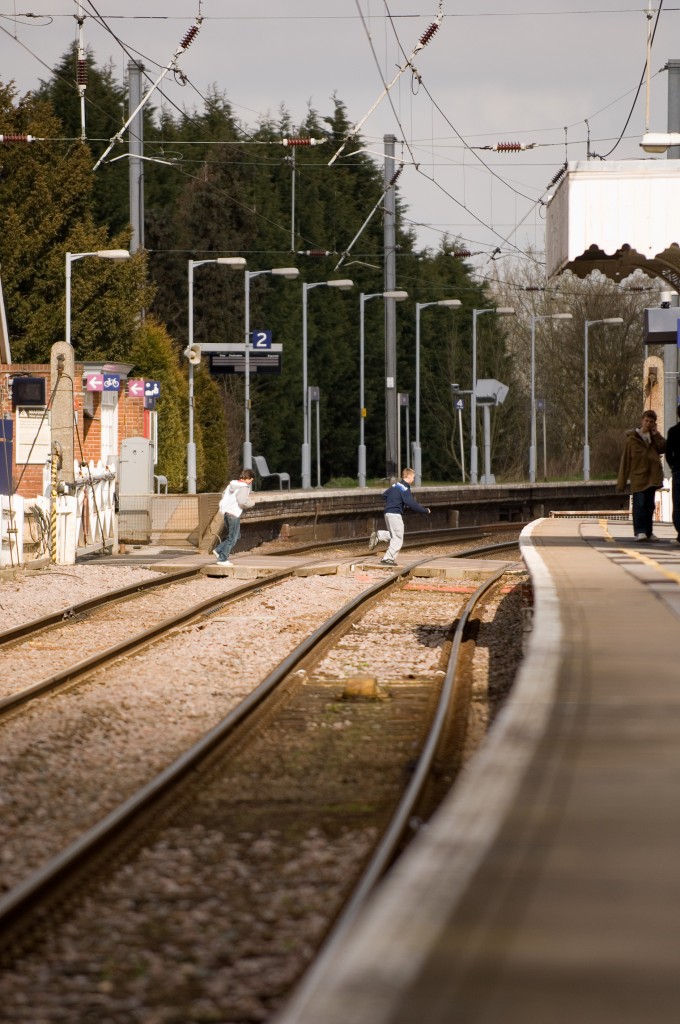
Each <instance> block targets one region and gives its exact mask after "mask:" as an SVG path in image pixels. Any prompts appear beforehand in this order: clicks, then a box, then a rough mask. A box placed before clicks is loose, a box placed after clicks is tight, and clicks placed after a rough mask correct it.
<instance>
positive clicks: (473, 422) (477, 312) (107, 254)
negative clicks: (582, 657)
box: [65, 249, 623, 494]
mask: <svg viewBox="0 0 680 1024" xmlns="http://www.w3.org/2000/svg"><path fill="white" fill-rule="evenodd" d="M89 256H93V257H96V258H98V259H109V260H112V261H123V260H127V259H129V258H130V253H129V252H128V251H127V250H126V249H99V250H96V251H93V252H79V253H72V252H67V253H66V255H65V282H66V295H65V300H66V323H65V340H66V343H67V344H69V345H70V344H71V266H72V264H73V263H74V262H76V260H81V259H85V258H86V257H89ZM207 263H215V264H220V265H223V266H229V267H231V268H232V269H243V268H245V266H246V260H245V259H244V258H243V257H241V256H227V257H219V258H217V259H210V260H189V261H188V293H189V302H188V341H189V344H188V349H187V355H189V440H188V444H187V492H188V493H189V494H195V493H196V445H195V442H194V387H193V384H194V362H193V361H192V358H191V353H192V346H193V343H194V270H195V268H196V267H200V266H203V265H204V264H207ZM299 273H300V271H299V269H298V268H297V267H274V268H272V269H271V270H245V273H244V277H245V395H244V423H245V430H244V441H243V466H244V468H246V469H252V444H251V441H250V364H249V346H250V281H251V279H252V278H255V277H260V276H261V275H265V274H268V275H271V276H278V277H283V278H284V279H287V280H294V279H295V278H297V277H298V276H299ZM353 285H354V282H353V281H351V280H349V279H340V280H329V281H315V282H310V283H307V282H305V283H303V285H302V389H303V436H302V449H301V470H302V474H301V475H302V486H303V488H308V487H310V486H311V459H310V435H311V430H310V411H309V395H308V386H307V348H308V346H307V295H308V292H309V291H310V290H311V289H312V288H320V287H328V288H337V289H340V290H343V291H345V290H348V289H350V288H352V287H353ZM375 298H383V299H387V300H390V299H391V300H393V301H395V302H401V301H403V300H404V299H407V298H408V292H405V291H385V292H371V293H369V294H366V293H364V292H362V293H361V295H360V297H359V320H360V329H359V448H358V451H357V463H358V478H359V486H360V487H365V486H366V445H365V437H364V420H365V418H366V409H365V407H364V350H365V341H364V307H365V304H366V302H368V301H369V300H370V299H375ZM430 306H443V307H445V308H446V307H448V308H450V309H456V308H459V307H460V306H461V302H460V299H439V300H436V301H433V302H417V303H416V337H415V371H416V372H415V377H416V379H415V390H416V416H415V440H414V443H413V462H414V471H415V482H416V484H420V482H421V470H422V452H421V447H420V313H421V310H423V309H427V308H428V307H430ZM486 313H495V314H496V315H499V316H509V315H513V314H514V313H515V310H514V309H512V308H510V307H503V306H498V307H489V308H485V309H473V310H472V391H471V402H470V482H471V483H472V484H476V483H477V482H478V448H477V403H476V378H477V319H478V317H480V316H483V315H484V314H486ZM571 319H572V314H571V313H547V314H544V315H537V314H532V316H531V439H530V446H529V482H530V483H535V482H536V323H537V322H538V321H540V320H571ZM598 324H609V325H617V326H620V325H621V324H623V318H622V317H605V318H603V319H600V320H586V321H584V344H583V349H584V351H583V367H584V369H583V403H584V443H583V479H584V480H586V481H587V480H590V445H589V437H588V419H589V411H588V364H589V360H588V332H589V329H590V328H591V327H593V326H595V325H598Z"/></svg>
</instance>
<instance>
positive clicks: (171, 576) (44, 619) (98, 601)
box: [0, 566, 202, 647]
mask: <svg viewBox="0 0 680 1024" xmlns="http://www.w3.org/2000/svg"><path fill="white" fill-rule="evenodd" d="M201 568H202V566H198V567H193V568H191V569H180V570H179V571H178V572H173V573H167V574H163V576H161V577H160V578H158V579H152V580H141V581H140V582H138V583H131V584H129V586H127V587H120V588H119V589H118V590H108V591H106V593H103V594H97V596H96V597H88V598H87V599H86V600H84V601H78V602H77V603H76V604H72V605H69V606H68V608H62V610H61V611H58V612H50V613H49V614H47V615H41V616H39V617H38V618H36V619H30V620H29V621H28V622H22V623H20V624H19V625H18V626H12V627H11V628H10V629H4V630H2V632H0V647H2V646H3V645H4V644H8V643H11V642H12V641H14V640H21V638H22V637H25V636H30V635H32V634H37V633H39V632H40V631H41V630H43V629H48V628H49V627H50V626H56V625H59V623H61V622H67V621H68V620H69V619H74V618H77V617H78V616H80V615H85V614H86V613H87V612H90V611H93V609H95V608H99V607H101V606H102V605H105V604H113V603H114V602H116V601H122V600H124V599H125V598H126V597H132V596H134V595H135V594H137V593H140V592H143V591H146V590H152V589H153V588H154V587H166V586H170V584H171V583H178V582H179V581H181V580H186V579H191V577H192V576H197V575H198V574H199V573H200V571H201Z"/></svg>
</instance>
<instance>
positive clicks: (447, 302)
mask: <svg viewBox="0 0 680 1024" xmlns="http://www.w3.org/2000/svg"><path fill="white" fill-rule="evenodd" d="M436 305H437V306H448V307H449V308H450V309H457V308H458V307H459V306H462V305H463V303H462V302H461V301H460V299H440V300H439V301H438V302H437V303H436Z"/></svg>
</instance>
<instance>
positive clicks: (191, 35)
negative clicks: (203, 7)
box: [179, 25, 198, 50]
mask: <svg viewBox="0 0 680 1024" xmlns="http://www.w3.org/2000/svg"><path fill="white" fill-rule="evenodd" d="M197 35H198V25H192V26H191V28H190V29H189V31H188V32H187V34H186V35H185V36H184V39H183V40H182V42H181V43H180V44H179V45H180V47H181V48H182V49H183V50H187V49H188V48H189V47H190V46H191V44H192V43H193V41H194V39H195V38H196V36H197Z"/></svg>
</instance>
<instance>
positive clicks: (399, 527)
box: [368, 468, 430, 565]
mask: <svg viewBox="0 0 680 1024" xmlns="http://www.w3.org/2000/svg"><path fill="white" fill-rule="evenodd" d="M415 478H416V474H415V471H414V470H412V469H409V468H407V469H405V470H404V471H403V473H402V474H401V480H397V481H396V483H393V484H392V485H391V486H390V487H388V488H387V490H386V491H383V500H384V502H385V525H386V526H387V529H386V530H374V531H373V533H372V534H371V537H370V540H369V542H368V548H369V551H374V550H375V548H376V547H377V545H378V541H381V540H382V541H388V542H389V547H388V549H387V551H386V552H385V556H384V558H383V559H382V560H381V562H380V564H381V565H396V564H397V561H396V559H397V555H398V554H399V552H400V551H401V546H402V544H403V543H404V519H403V512H404V509H405V508H410V509H412V511H413V512H422V513H423V514H424V515H426V516H429V514H430V510H429V508H425V506H424V505H419V504H418V502H417V501H416V499H415V498H414V497H413V495H412V494H411V484H412V483H413V481H414V480H415Z"/></svg>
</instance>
